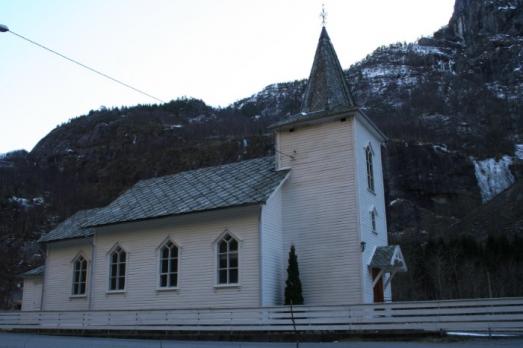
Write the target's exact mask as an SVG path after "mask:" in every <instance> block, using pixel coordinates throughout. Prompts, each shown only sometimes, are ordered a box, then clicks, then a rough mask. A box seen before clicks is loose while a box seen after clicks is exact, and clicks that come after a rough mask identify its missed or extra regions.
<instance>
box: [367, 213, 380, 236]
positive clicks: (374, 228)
mask: <svg viewBox="0 0 523 348" xmlns="http://www.w3.org/2000/svg"><path fill="white" fill-rule="evenodd" d="M369 216H370V230H371V232H372V233H374V234H378V211H377V210H376V208H375V207H372V208H371V209H370V210H369Z"/></svg>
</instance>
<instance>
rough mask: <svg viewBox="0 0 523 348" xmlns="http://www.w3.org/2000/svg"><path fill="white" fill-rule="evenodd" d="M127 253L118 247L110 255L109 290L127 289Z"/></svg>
mask: <svg viewBox="0 0 523 348" xmlns="http://www.w3.org/2000/svg"><path fill="white" fill-rule="evenodd" d="M126 263H127V253H126V252H125V250H123V249H122V247H120V246H117V247H116V248H115V249H114V250H113V251H112V252H111V255H110V269H109V290H124V289H125V269H126Z"/></svg>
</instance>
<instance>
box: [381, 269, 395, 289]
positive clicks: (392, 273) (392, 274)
mask: <svg viewBox="0 0 523 348" xmlns="http://www.w3.org/2000/svg"><path fill="white" fill-rule="evenodd" d="M396 273H398V269H394V271H392V272H391V274H390V276H389V278H388V279H387V281H386V282H385V284H383V289H386V288H387V286H389V284H390V282H391V281H392V278H394V276H395V275H396Z"/></svg>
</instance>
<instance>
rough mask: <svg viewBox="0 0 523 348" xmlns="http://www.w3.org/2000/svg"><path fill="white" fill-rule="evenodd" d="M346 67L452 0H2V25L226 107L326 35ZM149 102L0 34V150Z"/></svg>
mask: <svg viewBox="0 0 523 348" xmlns="http://www.w3.org/2000/svg"><path fill="white" fill-rule="evenodd" d="M323 3H324V4H325V8H326V11H327V14H328V15H327V30H328V32H329V35H330V37H331V40H332V43H333V45H334V47H335V49H336V51H337V54H338V58H339V59H340V62H341V65H342V67H343V68H348V67H349V66H350V65H351V64H354V63H356V62H358V61H359V60H361V59H363V58H364V57H365V56H366V55H367V54H370V53H372V51H373V50H374V49H376V48H377V47H379V46H382V45H387V44H391V43H395V42H399V41H406V42H412V41H415V40H416V39H418V38H420V37H422V36H427V35H431V34H432V33H433V32H434V31H436V30H438V29H439V28H441V27H442V26H444V25H446V24H447V23H448V21H449V19H450V16H451V15H452V10H453V6H454V0H393V1H392V0H248V1H247V0H183V1H182V0H88V1H87V0H74V1H68V0H61V1H59V0H46V1H43V0H20V1H14V0H0V24H4V25H7V26H8V27H9V28H10V30H12V31H13V32H15V33H17V34H20V35H23V36H25V37H28V38H30V39H31V40H33V41H36V42H38V43H40V44H43V45H45V46H47V47H49V48H51V49H53V50H56V51H58V52H60V53H62V54H65V55H66V56H69V57H71V58H73V59H75V60H78V61H80V62H82V63H84V64H86V65H88V66H90V67H93V68H95V69H97V70H99V71H102V72H104V73H106V74H108V75H110V76H112V77H115V78H117V79H119V80H122V81H124V82H125V83H128V84H130V85H132V86H134V87H136V88H138V89H141V90H143V91H145V92H147V93H149V94H151V95H153V96H155V97H157V98H159V99H161V100H165V101H169V100H172V99H177V98H180V97H194V98H199V99H202V100H203V101H205V102H206V103H207V104H209V105H212V106H227V105H229V104H230V103H232V102H234V101H236V100H238V99H241V98H245V97H248V96H250V95H252V94H254V93H256V92H258V91H260V90H261V89H263V88H264V87H265V86H267V85H269V84H271V83H276V82H285V81H291V80H296V79H303V78H307V77H308V74H309V71H310V67H311V64H312V60H313V57H314V51H315V48H316V44H317V40H318V37H319V34H320V30H321V19H320V16H319V14H320V11H321V8H322V4H323ZM151 103H156V101H155V100H153V99H151V98H148V97H146V96H144V95H141V94H139V93H137V92H134V91H132V90H129V89H127V88H125V87H122V86H120V85H118V84H116V83H114V82H112V81H109V80H106V79H104V78H102V77H100V76H98V75H96V74H94V73H92V72H89V71H87V70H85V69H82V68H80V67H78V66H77V65H74V64H72V63H70V62H68V61H66V60H64V59H63V58H60V57H58V56H56V55H53V54H51V53H49V52H47V51H45V50H43V49H41V48H39V47H37V46H34V45H31V44H30V43H28V42H26V41H24V40H22V39H20V38H18V37H16V36H14V35H12V34H11V33H0V153H3V152H8V151H12V150H15V149H26V150H28V151H30V150H31V149H32V148H33V147H34V146H35V145H36V143H37V142H38V141H39V140H40V139H41V138H43V137H44V136H45V135H46V134H47V133H49V132H50V131H51V130H53V129H54V128H55V127H56V126H58V125H60V124H62V123H64V122H67V121H68V120H69V119H71V118H73V117H77V116H80V115H84V114H87V113H88V112H89V111H90V110H93V109H99V108H100V107H102V106H105V107H114V106H123V105H126V106H132V105H136V104H151Z"/></svg>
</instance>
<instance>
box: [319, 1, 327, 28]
mask: <svg viewBox="0 0 523 348" xmlns="http://www.w3.org/2000/svg"><path fill="white" fill-rule="evenodd" d="M320 17H321V26H322V27H325V25H326V24H327V11H325V4H321V12H320Z"/></svg>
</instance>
